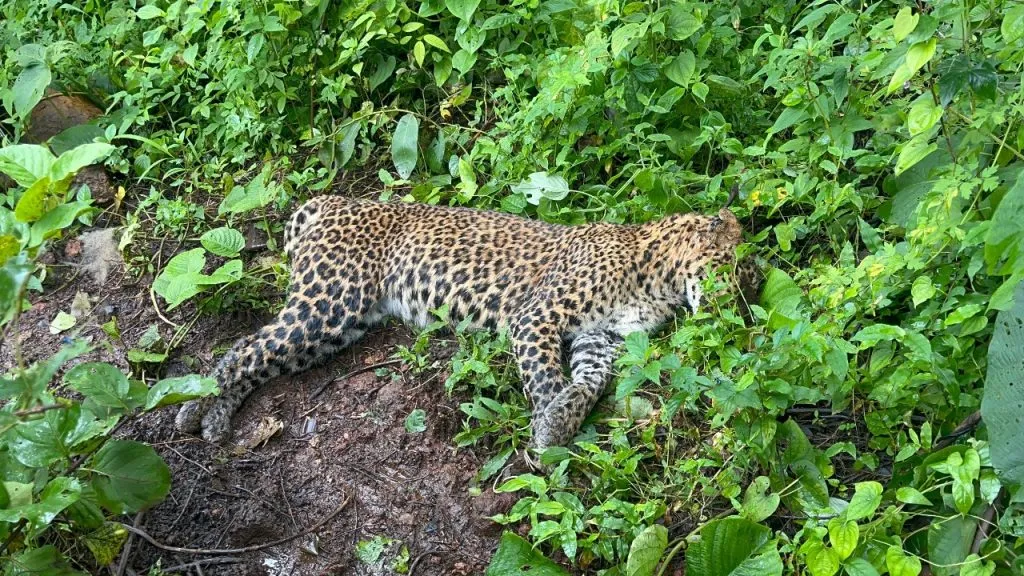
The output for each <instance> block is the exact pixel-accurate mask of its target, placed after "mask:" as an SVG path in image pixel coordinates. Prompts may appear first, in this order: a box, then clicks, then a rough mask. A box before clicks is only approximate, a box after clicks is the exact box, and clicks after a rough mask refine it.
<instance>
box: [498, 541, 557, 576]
mask: <svg viewBox="0 0 1024 576" xmlns="http://www.w3.org/2000/svg"><path fill="white" fill-rule="evenodd" d="M485 574H486V576H519V575H529V576H568V572H566V571H565V570H564V569H562V567H561V566H559V565H558V564H555V563H554V562H552V561H551V560H548V559H547V558H545V557H544V555H543V554H541V553H540V552H538V551H536V550H534V549H533V548H532V547H530V543H529V542H527V541H526V540H524V539H523V538H522V537H520V536H519V535H518V534H515V533H514V532H507V531H506V532H504V533H502V535H501V542H500V543H499V544H498V550H497V551H496V552H495V553H494V557H493V558H491V563H490V565H488V566H487V572H486V573H485Z"/></svg>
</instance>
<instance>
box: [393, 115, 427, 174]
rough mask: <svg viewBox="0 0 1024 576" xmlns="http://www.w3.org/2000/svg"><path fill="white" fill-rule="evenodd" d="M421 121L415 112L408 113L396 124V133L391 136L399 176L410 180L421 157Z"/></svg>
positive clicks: (394, 160)
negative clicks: (419, 146)
mask: <svg viewBox="0 0 1024 576" xmlns="http://www.w3.org/2000/svg"><path fill="white" fill-rule="evenodd" d="M419 133H420V122H419V120H417V119H416V116H414V115H413V114H406V115H404V116H402V118H401V119H399V121H398V125H397V126H395V134H394V136H392V138H391V160H392V161H393V162H394V164H395V170H397V171H398V176H399V178H401V179H403V180H408V179H409V176H411V175H412V171H413V170H414V169H415V168H416V161H417V159H418V158H419V148H418V146H417V144H418V142H419Z"/></svg>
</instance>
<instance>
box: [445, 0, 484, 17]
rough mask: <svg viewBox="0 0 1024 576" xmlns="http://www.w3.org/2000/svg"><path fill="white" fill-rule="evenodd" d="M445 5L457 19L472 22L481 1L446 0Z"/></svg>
mask: <svg viewBox="0 0 1024 576" xmlns="http://www.w3.org/2000/svg"><path fill="white" fill-rule="evenodd" d="M444 4H445V6H447V7H448V11H449V12H451V13H452V14H453V15H455V17H456V18H458V19H459V20H463V21H465V22H470V19H471V18H473V13H474V12H476V7H477V6H479V5H480V0H445V3H444Z"/></svg>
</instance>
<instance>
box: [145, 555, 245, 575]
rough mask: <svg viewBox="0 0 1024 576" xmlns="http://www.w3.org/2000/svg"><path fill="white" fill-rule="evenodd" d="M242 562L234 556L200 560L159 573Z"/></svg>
mask: <svg viewBox="0 0 1024 576" xmlns="http://www.w3.org/2000/svg"><path fill="white" fill-rule="evenodd" d="M240 562H242V559H241V558H235V557H234V556H228V557H226V558H203V559H202V560H196V561H195V562H187V563H185V564H178V565H176V566H171V567H169V568H161V569H160V571H161V572H187V571H189V570H191V569H192V568H198V567H199V566H204V565H209V564H238V563H240Z"/></svg>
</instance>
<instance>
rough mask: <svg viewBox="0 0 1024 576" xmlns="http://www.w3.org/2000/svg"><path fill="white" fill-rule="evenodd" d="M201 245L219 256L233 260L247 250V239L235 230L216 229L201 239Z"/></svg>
mask: <svg viewBox="0 0 1024 576" xmlns="http://www.w3.org/2000/svg"><path fill="white" fill-rule="evenodd" d="M199 243H200V244H202V245H203V248H206V249H207V250H209V251H210V252H212V253H214V254H216V255H217V256H224V257H227V258H233V257H235V256H238V253H239V252H241V251H242V248H245V237H244V236H242V233H241V232H239V231H238V230H235V229H234V228H228V227H226V226H224V227H220V228H214V229H213V230H209V231H207V232H206V233H205V234H203V235H202V236H200V237H199Z"/></svg>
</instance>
